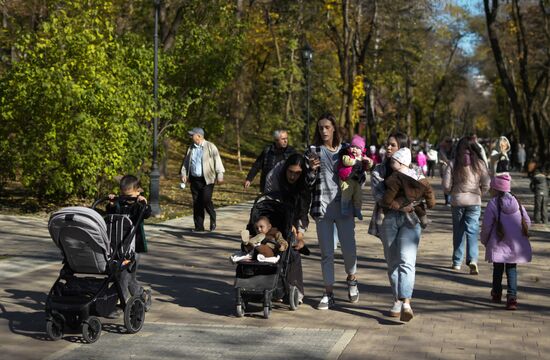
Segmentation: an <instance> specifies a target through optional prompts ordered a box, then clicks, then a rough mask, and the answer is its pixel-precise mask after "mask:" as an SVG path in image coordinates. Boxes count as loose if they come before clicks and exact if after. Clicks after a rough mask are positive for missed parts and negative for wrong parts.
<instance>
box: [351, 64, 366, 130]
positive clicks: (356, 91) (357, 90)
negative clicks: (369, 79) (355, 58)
mask: <svg viewBox="0 0 550 360" xmlns="http://www.w3.org/2000/svg"><path fill="white" fill-rule="evenodd" d="M352 96H353V111H352V118H351V121H352V123H353V125H355V124H357V122H359V113H360V110H361V108H362V107H363V102H364V100H365V85H364V79H363V76H361V75H357V76H356V77H355V79H354V81H353V92H352Z"/></svg>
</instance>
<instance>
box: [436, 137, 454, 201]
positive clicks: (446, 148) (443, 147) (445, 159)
mask: <svg viewBox="0 0 550 360" xmlns="http://www.w3.org/2000/svg"><path fill="white" fill-rule="evenodd" d="M437 157H438V158H439V175H440V176H441V177H443V169H444V168H445V167H447V166H448V165H449V163H450V162H451V160H452V159H453V139H451V138H450V137H448V136H446V137H445V138H444V139H443V141H442V142H441V143H440V144H439V152H438V154H437ZM444 196H445V206H451V195H450V194H447V193H445V194H444Z"/></svg>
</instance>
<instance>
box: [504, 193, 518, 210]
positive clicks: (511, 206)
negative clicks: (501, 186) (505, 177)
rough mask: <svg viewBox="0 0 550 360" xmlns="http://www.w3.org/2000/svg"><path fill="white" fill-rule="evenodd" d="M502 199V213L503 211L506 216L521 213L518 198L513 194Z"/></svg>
mask: <svg viewBox="0 0 550 360" xmlns="http://www.w3.org/2000/svg"><path fill="white" fill-rule="evenodd" d="M501 199H502V202H501V208H500V211H502V212H503V213H504V214H514V213H516V212H517V211H519V204H518V202H517V200H516V198H514V197H513V196H512V194H510V193H505V194H504V196H502V198H501Z"/></svg>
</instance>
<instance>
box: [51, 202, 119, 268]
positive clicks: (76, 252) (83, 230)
mask: <svg viewBox="0 0 550 360" xmlns="http://www.w3.org/2000/svg"><path fill="white" fill-rule="evenodd" d="M48 230H49V231H50V235H51V237H52V239H53V241H54V242H55V244H56V245H57V246H58V247H59V248H60V249H61V251H62V252H63V254H64V256H65V260H66V261H67V263H68V264H69V266H70V267H71V269H72V270H73V271H75V272H83V273H92V274H102V273H104V272H105V271H106V267H107V262H108V259H109V258H110V255H111V242H110V239H109V237H108V236H107V226H106V225H105V220H103V218H102V217H101V215H99V213H97V212H96V211H95V210H93V209H89V208H87V207H82V206H74V207H67V208H64V209H61V210H59V211H57V212H55V213H53V214H52V216H51V217H50V220H49V222H48Z"/></svg>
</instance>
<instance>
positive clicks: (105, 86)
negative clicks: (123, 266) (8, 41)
mask: <svg viewBox="0 0 550 360" xmlns="http://www.w3.org/2000/svg"><path fill="white" fill-rule="evenodd" d="M16 47H17V51H18V54H19V55H18V57H19V60H18V61H16V62H15V63H14V64H13V66H12V67H11V69H10V71H9V72H8V74H7V76H6V78H5V79H3V81H2V85H1V88H0V94H1V109H0V110H1V111H0V116H1V117H2V123H3V126H2V128H3V131H4V132H5V133H9V134H10V136H11V139H10V141H11V146H13V148H14V149H16V151H12V152H11V153H10V152H7V153H3V154H2V155H3V156H2V157H3V158H5V156H7V157H8V158H9V159H10V160H13V161H14V162H15V163H17V165H18V168H19V170H20V178H21V181H22V183H23V184H24V185H25V186H28V187H29V188H30V189H32V190H33V192H35V193H36V194H37V195H38V196H40V197H45V196H47V197H48V198H50V199H65V198H67V197H69V196H71V195H78V196H94V195H96V194H97V193H98V191H99V189H100V187H101V185H102V184H104V183H105V182H106V181H109V180H111V179H112V178H113V177H114V176H116V175H119V174H121V173H125V172H132V173H137V172H139V170H140V167H141V165H142V162H143V159H144V158H146V157H147V154H148V149H149V140H148V139H149V138H150V136H149V135H148V130H147V129H148V128H147V123H148V122H149V119H151V116H152V112H151V109H152V106H151V103H150V100H149V99H150V98H151V96H150V90H149V89H150V88H151V83H150V80H149V79H151V74H150V66H149V63H150V60H148V59H151V58H152V56H151V53H150V51H148V50H146V49H145V48H144V47H143V45H140V44H139V41H137V40H136V39H135V38H134V37H132V36H129V37H127V38H120V37H117V35H116V33H115V26H114V14H113V12H112V6H111V3H110V2H106V1H100V0H88V1H70V2H66V3H65V4H64V5H63V6H57V7H55V8H54V9H53V10H52V12H51V14H50V16H49V18H48V19H47V21H45V22H43V23H42V24H41V25H40V27H39V29H38V30H37V31H36V32H34V33H33V34H28V35H24V36H23V37H22V38H21V39H20V40H19V41H18V42H17V44H16ZM14 153H15V154H17V157H14Z"/></svg>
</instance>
